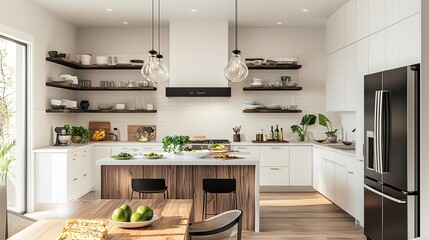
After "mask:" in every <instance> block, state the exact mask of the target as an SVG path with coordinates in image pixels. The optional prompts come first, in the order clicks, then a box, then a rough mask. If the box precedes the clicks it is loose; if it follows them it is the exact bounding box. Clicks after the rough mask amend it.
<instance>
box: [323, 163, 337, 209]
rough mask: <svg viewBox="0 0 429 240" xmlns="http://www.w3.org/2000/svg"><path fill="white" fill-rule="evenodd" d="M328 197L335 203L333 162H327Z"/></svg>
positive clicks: (326, 185) (326, 184) (326, 183)
mask: <svg viewBox="0 0 429 240" xmlns="http://www.w3.org/2000/svg"><path fill="white" fill-rule="evenodd" d="M325 176H326V182H325V187H326V189H325V190H326V195H325V196H326V197H327V198H328V199H329V200H331V201H332V202H334V199H335V163H334V162H332V161H328V160H326V173H325Z"/></svg>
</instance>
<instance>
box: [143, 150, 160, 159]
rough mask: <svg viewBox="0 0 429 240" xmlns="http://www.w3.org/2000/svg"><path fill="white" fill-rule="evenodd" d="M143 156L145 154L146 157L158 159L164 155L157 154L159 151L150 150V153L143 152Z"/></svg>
mask: <svg viewBox="0 0 429 240" xmlns="http://www.w3.org/2000/svg"><path fill="white" fill-rule="evenodd" d="M144 156H145V157H146V158H147V159H158V158H162V157H163V156H164V155H162V154H159V153H154V152H151V153H147V154H145V155H144Z"/></svg>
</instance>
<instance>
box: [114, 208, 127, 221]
mask: <svg viewBox="0 0 429 240" xmlns="http://www.w3.org/2000/svg"><path fill="white" fill-rule="evenodd" d="M112 220H113V221H117V222H127V220H128V215H127V212H126V211H125V210H124V209H122V208H117V209H115V211H113V213H112Z"/></svg>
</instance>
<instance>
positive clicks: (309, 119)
mask: <svg viewBox="0 0 429 240" xmlns="http://www.w3.org/2000/svg"><path fill="white" fill-rule="evenodd" d="M314 123H316V116H315V115H313V114H306V115H304V116H303V117H302V119H301V123H300V125H301V126H299V125H292V126H291V127H290V128H291V129H292V132H293V133H295V132H296V133H298V136H299V140H300V141H305V136H306V135H307V129H308V126H310V125H313V124H314Z"/></svg>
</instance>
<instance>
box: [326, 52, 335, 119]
mask: <svg viewBox="0 0 429 240" xmlns="http://www.w3.org/2000/svg"><path fill="white" fill-rule="evenodd" d="M327 58H328V68H327V71H326V111H335V110H336V106H335V104H336V102H337V96H336V88H337V85H336V79H337V56H336V54H335V53H332V54H330V55H328V56H327Z"/></svg>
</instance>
